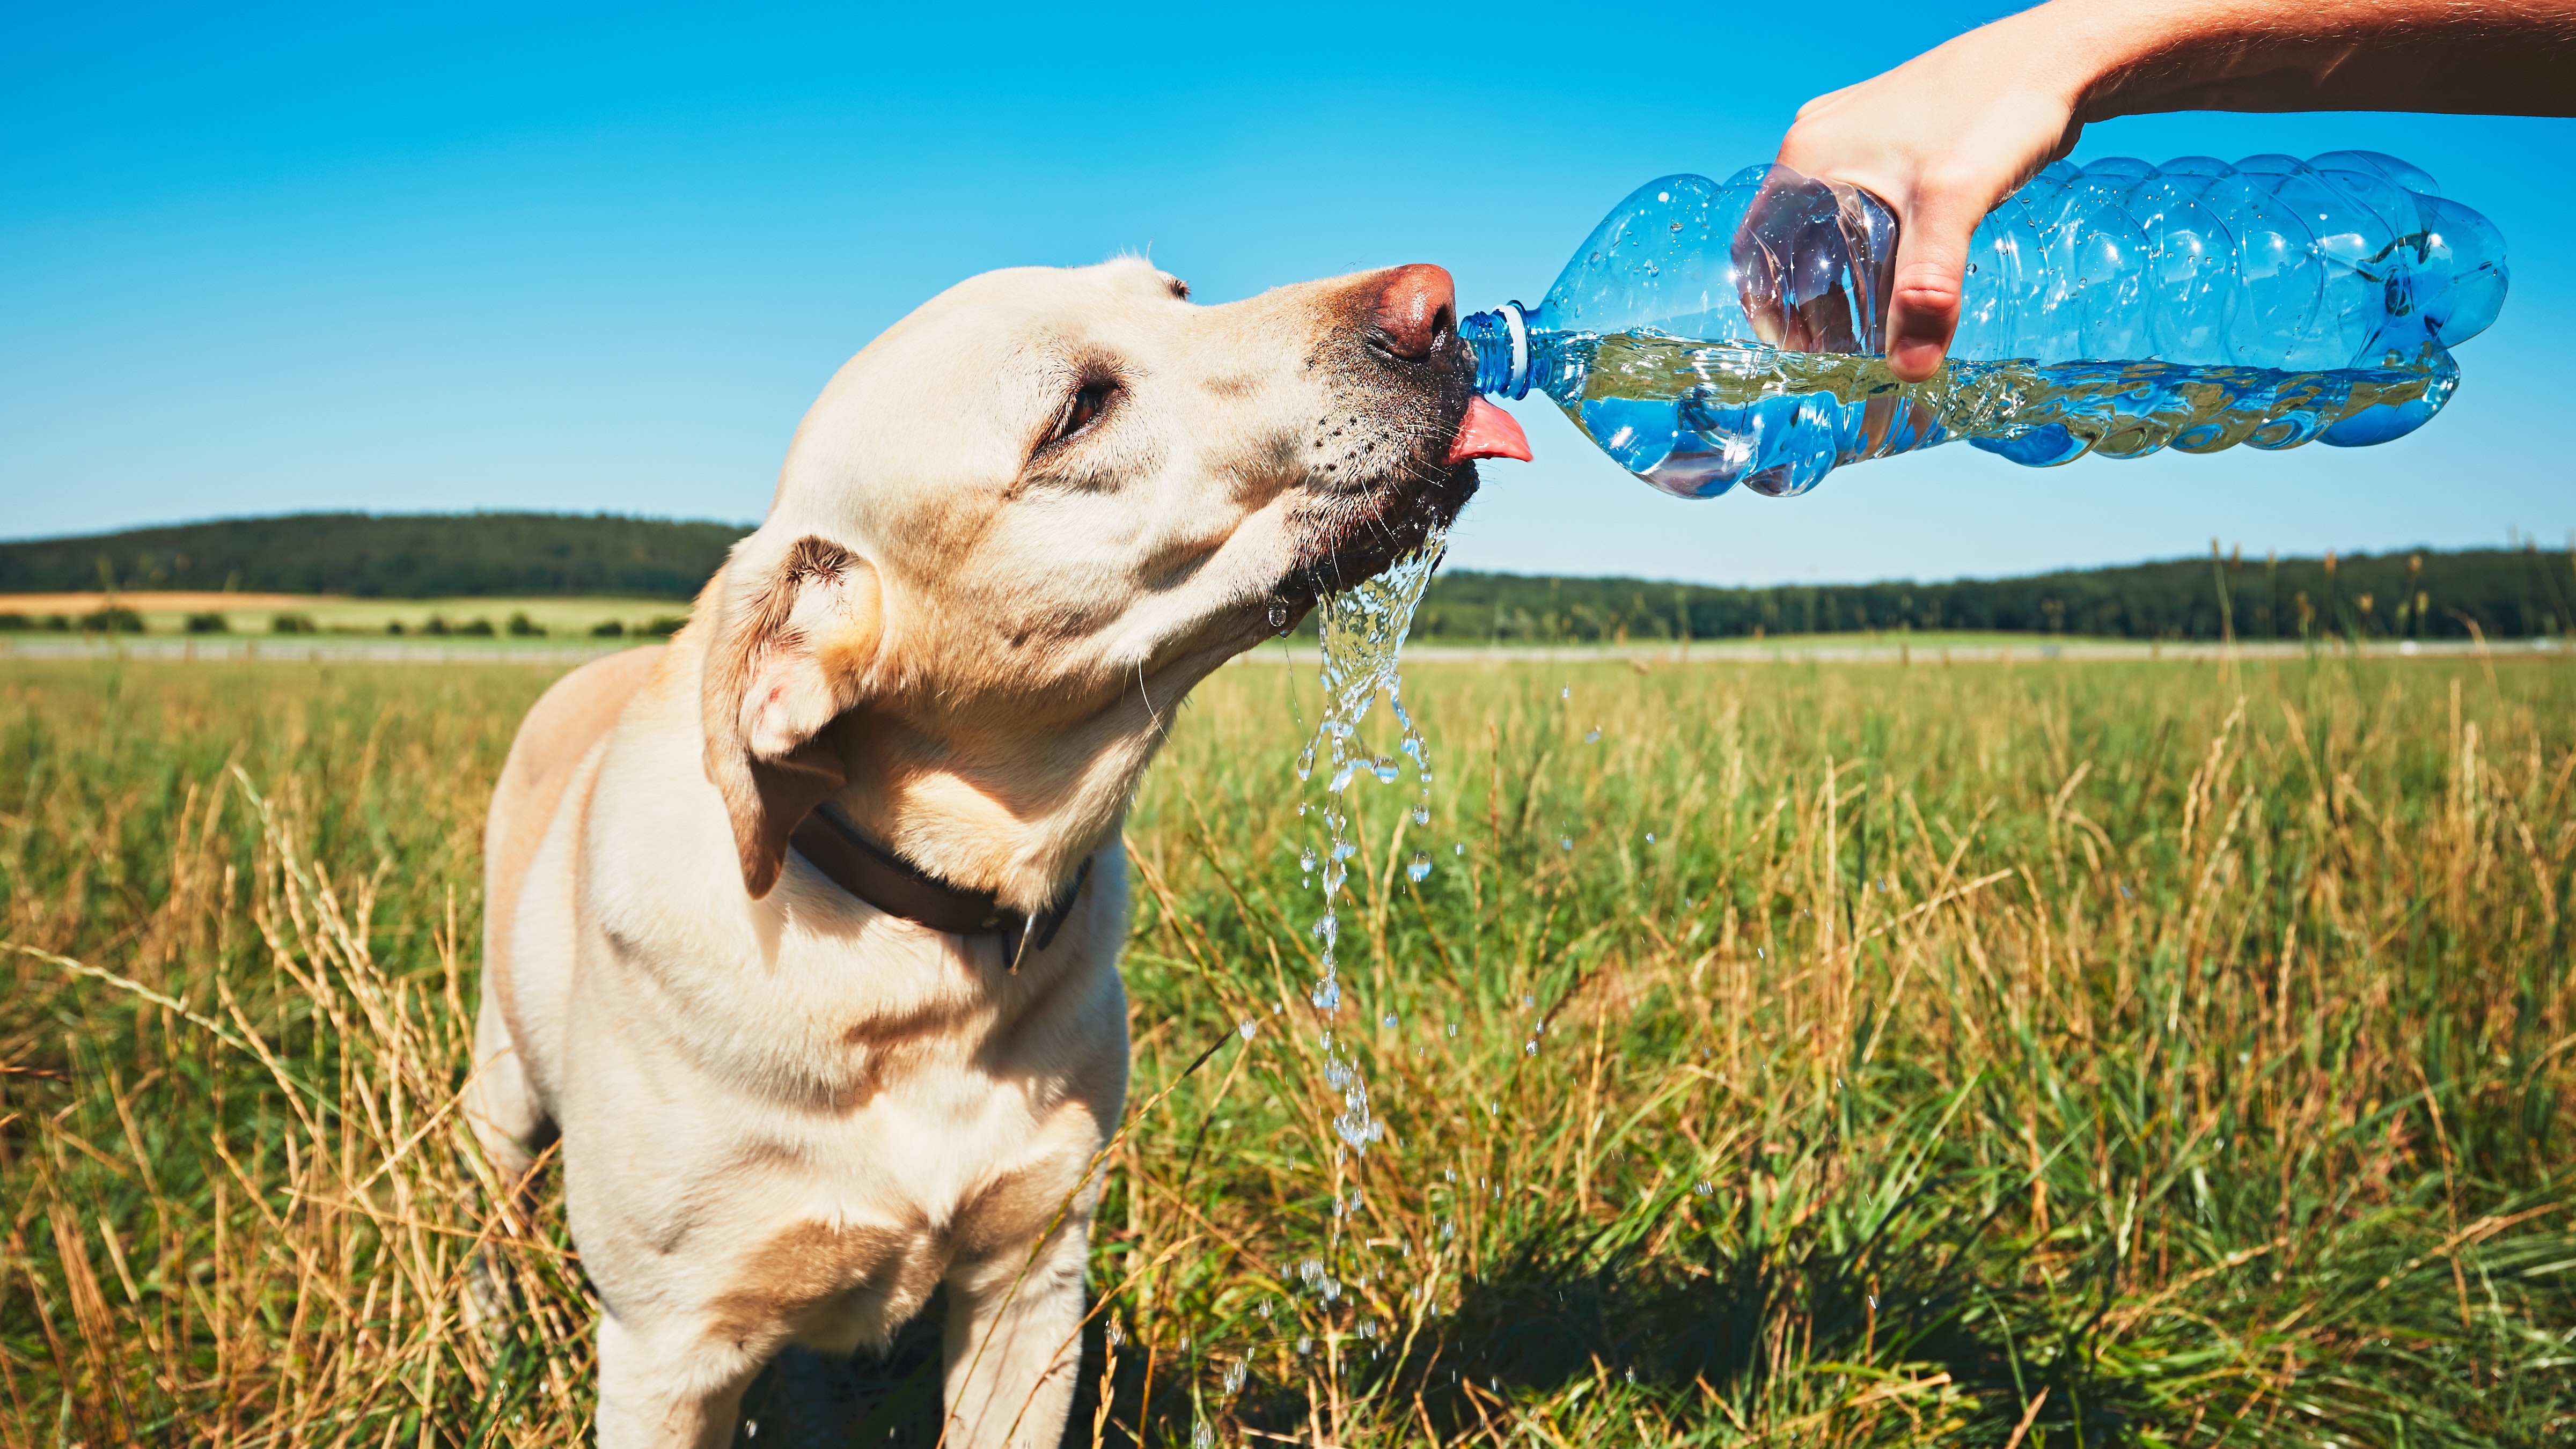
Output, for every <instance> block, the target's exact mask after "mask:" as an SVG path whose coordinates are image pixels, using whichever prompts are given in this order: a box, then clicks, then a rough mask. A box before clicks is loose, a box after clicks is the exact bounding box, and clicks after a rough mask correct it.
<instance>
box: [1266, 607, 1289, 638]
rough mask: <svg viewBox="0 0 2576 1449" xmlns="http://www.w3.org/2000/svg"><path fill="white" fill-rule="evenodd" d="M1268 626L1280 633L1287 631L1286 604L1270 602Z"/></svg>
mask: <svg viewBox="0 0 2576 1449" xmlns="http://www.w3.org/2000/svg"><path fill="white" fill-rule="evenodd" d="M1270 627H1271V628H1273V629H1275V630H1277V631H1279V632H1280V633H1282V634H1285V633H1287V632H1288V606H1287V605H1286V604H1282V603H1277V602H1273V603H1272V604H1271V606H1270Z"/></svg>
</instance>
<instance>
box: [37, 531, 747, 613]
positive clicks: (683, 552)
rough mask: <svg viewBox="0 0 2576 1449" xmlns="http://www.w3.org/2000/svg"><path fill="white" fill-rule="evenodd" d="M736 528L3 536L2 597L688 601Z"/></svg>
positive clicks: (722, 554) (720, 557)
mask: <svg viewBox="0 0 2576 1449" xmlns="http://www.w3.org/2000/svg"><path fill="white" fill-rule="evenodd" d="M746 531H747V530H746V529H744V528H743V527H742V526H741V525H740V524H733V523H674V522H671V521H668V520H665V519H658V518H621V517H618V516H616V515H614V514H605V513H603V514H589V515H583V514H564V513H424V514H387V515H382V516H378V515H373V514H365V513H296V514H289V515H286V516H285V517H282V518H231V519H221V520H217V521H215V522H212V523H182V524H174V525H171V526H169V527H165V528H139V529H135V530H132V531H131V532H127V533H109V534H97V535H92V536H90V537H86V538H40V539H26V540H21V541H17V542H11V543H0V593H13V594H15V593H54V592H60V591H65V590H73V589H96V588H101V587H112V588H119V589H233V590H238V591H240V592H243V593H255V594H259V593H270V594H348V595H353V596H355V597H358V598H362V599H434V598H452V597H458V596H474V595H487V594H522V595H524V594H627V595H635V596H640V597H644V598H657V599H685V598H687V597H689V596H690V595H692V594H694V593H696V592H697V589H698V585H700V584H703V583H705V582H706V581H707V576H708V575H709V574H712V573H714V572H715V571H716V566H717V565H718V564H721V563H723V562H724V557H725V550H726V549H728V548H730V547H732V546H733V541H734V540H735V539H737V538H740V537H742V535H743V534H744V533H745V532H746Z"/></svg>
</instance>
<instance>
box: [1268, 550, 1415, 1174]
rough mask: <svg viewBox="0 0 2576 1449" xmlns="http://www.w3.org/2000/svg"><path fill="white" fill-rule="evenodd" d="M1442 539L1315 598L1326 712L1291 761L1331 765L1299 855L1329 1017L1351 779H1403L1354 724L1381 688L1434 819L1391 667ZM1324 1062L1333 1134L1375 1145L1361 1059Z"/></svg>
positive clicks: (1349, 847) (1320, 992)
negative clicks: (1310, 890)
mask: <svg viewBox="0 0 2576 1449" xmlns="http://www.w3.org/2000/svg"><path fill="white" fill-rule="evenodd" d="M1447 544H1448V535H1447V532H1446V531H1445V530H1441V529H1434V530H1433V531H1432V533H1431V535H1430V536H1429V537H1428V538H1426V539H1424V540H1423V543H1422V546H1421V547H1420V548H1419V549H1416V550H1415V551H1414V552H1412V553H1410V554H1407V555H1405V556H1404V557H1403V558H1401V559H1398V560H1397V561H1396V562H1395V564H1394V566H1393V567H1391V568H1389V569H1388V570H1387V571H1386V572H1385V573H1383V574H1380V575H1378V576H1377V577H1376V578H1373V579H1369V580H1366V581H1364V582H1362V583H1360V584H1358V585H1356V586H1354V587H1352V588H1348V589H1345V590H1343V591H1342V592H1340V593H1337V594H1328V595H1326V596H1325V597H1324V598H1323V600H1322V601H1321V603H1322V619H1321V625H1320V632H1321V634H1322V639H1323V653H1324V663H1323V673H1322V677H1321V681H1322V684H1323V686H1324V717H1323V722H1322V723H1321V724H1320V725H1319V726H1318V727H1317V728H1316V731H1315V737H1314V739H1312V740H1311V741H1309V742H1308V743H1307V745H1306V749H1305V753H1303V754H1301V755H1300V756H1298V758H1297V778H1298V779H1300V780H1305V779H1311V778H1312V777H1313V775H1314V773H1315V766H1316V763H1317V758H1316V757H1317V755H1318V753H1319V752H1320V753H1321V754H1322V756H1323V762H1324V763H1325V765H1326V766H1327V773H1326V775H1325V777H1324V778H1325V785H1324V809H1323V816H1324V831H1325V845H1324V850H1323V853H1322V856H1321V858H1320V860H1319V861H1318V860H1317V857H1316V856H1315V854H1314V852H1313V850H1312V848H1311V847H1310V848H1309V849H1308V850H1307V851H1306V852H1305V853H1304V854H1302V855H1301V856H1300V857H1299V861H1300V863H1301V864H1303V863H1305V862H1307V861H1317V863H1318V864H1320V866H1321V868H1322V880H1321V886H1322V889H1323V893H1324V913H1323V914H1322V915H1321V916H1319V917H1317V918H1316V920H1315V923H1314V925H1313V927H1312V931H1313V934H1314V937H1315V939H1316V940H1318V941H1320V942H1322V943H1323V950H1322V953H1321V955H1320V957H1319V964H1320V966H1321V967H1322V974H1321V975H1320V976H1319V977H1318V978H1317V980H1316V982H1315V986H1314V990H1313V992H1312V993H1311V995H1310V996H1309V997H1308V999H1309V1000H1310V1001H1311V1002H1312V1003H1313V1004H1314V1007H1315V1009H1316V1010H1318V1011H1321V1012H1323V1013H1324V1014H1325V1015H1326V1016H1331V1015H1333V1014H1334V1013H1336V1012H1338V1011H1339V1010H1340V1009H1341V1004H1342V985H1341V976H1340V965H1339V955H1338V949H1339V946H1340V943H1341V931H1342V920H1341V898H1342V896H1343V895H1344V886H1345V885H1346V884H1347V883H1348V881H1349V880H1350V865H1349V862H1350V859H1351V857H1353V856H1355V855H1357V854H1359V845H1358V844H1357V842H1355V841H1353V840H1352V839H1351V814H1350V803H1349V800H1348V798H1347V796H1348V792H1349V790H1350V787H1351V783H1352V782H1353V781H1354V780H1357V779H1358V778H1360V777H1361V775H1362V774H1363V773H1365V774H1367V775H1369V776H1372V777H1374V778H1375V779H1376V780H1377V781H1378V783H1380V784H1384V785H1391V784H1394V783H1395V782H1396V781H1397V780H1398V779H1399V778H1401V775H1402V770H1403V766H1402V765H1400V764H1399V763H1398V762H1397V761H1396V759H1395V757H1394V756H1391V755H1381V754H1375V753H1372V752H1371V751H1370V750H1368V748H1367V747H1366V746H1364V745H1362V744H1361V743H1360V741H1359V727H1360V723H1361V721H1362V720H1364V719H1366V718H1367V717H1368V712H1369V710H1370V709H1371V708H1372V707H1374V706H1375V705H1376V703H1377V698H1378V696H1379V695H1380V694H1384V695H1385V696H1386V702H1387V706H1388V708H1389V709H1390V710H1391V711H1393V713H1394V715H1395V719H1396V723H1397V724H1398V725H1400V726H1401V727H1402V728H1403V731H1404V737H1403V741H1402V743H1401V745H1400V746H1399V748H1400V749H1401V750H1402V752H1403V754H1404V756H1405V757H1406V758H1408V759H1410V760H1412V761H1413V766H1414V773H1415V776H1416V778H1417V779H1418V780H1419V782H1420V785H1421V789H1422V795H1421V798H1420V799H1419V800H1418V801H1417V802H1416V803H1415V804H1414V806H1413V811H1412V815H1413V819H1414V820H1415V821H1416V822H1421V823H1427V822H1428V821H1429V820H1430V818H1431V751H1430V747H1429V746H1428V745H1426V744H1425V743H1424V742H1423V739H1422V732H1421V731H1420V730H1419V729H1417V728H1415V727H1414V723H1413V716H1412V715H1410V714H1408V713H1407V712H1406V711H1405V708H1404V694H1403V680H1402V679H1401V678H1400V677H1399V676H1398V674H1397V672H1396V668H1397V662H1398V659H1399V657H1400V656H1401V654H1402V653H1403V649H1404V636H1405V633H1406V631H1407V630H1409V629H1410V628H1411V627H1412V626H1413V611H1414V609H1415V608H1416V607H1417V606H1418V605H1419V604H1420V603H1421V602H1422V591H1423V589H1424V588H1425V587H1427V586H1428V585H1429V584H1430V582H1431V575H1432V572H1433V571H1434V570H1436V569H1437V568H1438V567H1439V566H1440V556H1441V553H1442V551H1443V550H1444V549H1445V548H1446V547H1447ZM1429 867H1430V862H1429V859H1428V857H1426V856H1422V855H1419V854H1417V855H1416V856H1415V858H1414V861H1413V863H1412V866H1411V868H1409V869H1408V870H1407V871H1406V872H1405V874H1406V877H1407V878H1408V879H1410V880H1413V881H1416V882H1419V881H1421V880H1422V879H1423V878H1424V877H1426V876H1428V875H1429V874H1430V873H1431V871H1430V868H1429ZM1324 1066H1325V1080H1326V1081H1327V1082H1329V1083H1330V1084H1331V1085H1332V1086H1333V1087H1335V1088H1336V1089H1338V1090H1339V1091H1340V1092H1341V1094H1342V1106H1343V1108H1344V1111H1343V1112H1342V1114H1341V1115H1340V1116H1338V1117H1336V1118H1334V1119H1333V1131H1334V1134H1335V1135H1337V1136H1339V1137H1340V1138H1341V1139H1342V1141H1343V1142H1344V1143H1345V1144H1347V1145H1348V1146H1349V1147H1350V1149H1351V1150H1352V1151H1353V1152H1363V1153H1364V1152H1366V1151H1367V1150H1368V1148H1369V1145H1370V1144H1371V1143H1374V1142H1377V1141H1380V1140H1381V1139H1383V1138H1384V1137H1385V1136H1386V1124H1385V1123H1384V1122H1382V1121H1380V1120H1378V1119H1377V1117H1376V1116H1375V1115H1374V1114H1372V1113H1371V1111H1370V1110H1369V1096H1368V1084H1367V1083H1366V1082H1365V1081H1364V1080H1362V1079H1361V1076H1360V1072H1359V1066H1358V1064H1357V1063H1356V1062H1353V1061H1350V1060H1347V1059H1345V1058H1343V1057H1341V1056H1339V1055H1338V1054H1334V1053H1331V1052H1329V1051H1328V1053H1327V1055H1326V1058H1325V1064H1324Z"/></svg>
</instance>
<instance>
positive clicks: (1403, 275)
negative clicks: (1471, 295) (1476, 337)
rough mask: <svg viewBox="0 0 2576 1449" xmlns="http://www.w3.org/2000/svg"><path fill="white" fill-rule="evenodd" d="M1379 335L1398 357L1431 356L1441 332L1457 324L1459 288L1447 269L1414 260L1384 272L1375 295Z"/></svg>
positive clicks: (1389, 349) (1416, 357)
mask: <svg viewBox="0 0 2576 1449" xmlns="http://www.w3.org/2000/svg"><path fill="white" fill-rule="evenodd" d="M1373 320H1374V321H1375V322H1376V324H1377V330H1378V335H1379V336H1380V337H1382V338H1383V339H1385V342H1386V347H1387V350H1388V351H1390V352H1392V353H1394V354H1395V355H1396V356H1398V357H1403V358H1411V359H1417V360H1418V359H1420V358H1424V357H1428V356H1430V355H1431V344H1432V343H1434V342H1436V341H1438V340H1439V339H1440V334H1441V333H1443V332H1446V331H1448V330H1450V329H1451V328H1453V327H1455V326H1457V325H1458V288H1457V285H1456V284H1455V283H1453V282H1451V281H1450V280H1449V273H1448V271H1447V270H1446V269H1444V268H1441V267H1435V266H1433V265H1431V264H1430V263H1428V262H1416V263H1414V264H1413V265H1412V266H1409V267H1398V268H1396V269H1395V270H1394V271H1392V272H1389V273H1387V277H1386V285H1385V286H1384V287H1383V288H1381V289H1380V290H1379V292H1378V294H1377V315H1376V317H1375V318H1374V319H1373Z"/></svg>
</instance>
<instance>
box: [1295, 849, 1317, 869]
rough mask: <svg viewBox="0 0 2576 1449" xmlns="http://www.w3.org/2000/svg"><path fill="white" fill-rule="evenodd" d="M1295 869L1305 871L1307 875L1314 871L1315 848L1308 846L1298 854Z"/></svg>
mask: <svg viewBox="0 0 2576 1449" xmlns="http://www.w3.org/2000/svg"><path fill="white" fill-rule="evenodd" d="M1297 868H1298V869H1299V870H1302V871H1306V872H1308V873H1309V874H1311V873H1313V871H1314V869H1315V847H1313V846H1311V845H1310V846H1307V847H1306V848H1305V849H1304V850H1303V851H1300V852H1298V855H1297Z"/></svg>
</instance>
